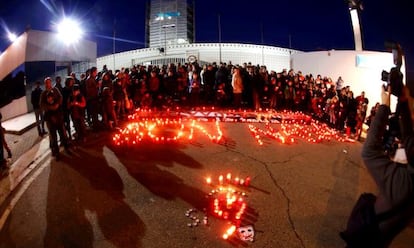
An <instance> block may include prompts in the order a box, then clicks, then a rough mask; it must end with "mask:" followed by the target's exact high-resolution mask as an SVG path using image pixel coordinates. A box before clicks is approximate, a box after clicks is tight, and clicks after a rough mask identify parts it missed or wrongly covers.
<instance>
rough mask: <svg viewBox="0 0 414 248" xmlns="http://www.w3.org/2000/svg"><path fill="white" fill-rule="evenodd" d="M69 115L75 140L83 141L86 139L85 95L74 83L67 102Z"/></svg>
mask: <svg viewBox="0 0 414 248" xmlns="http://www.w3.org/2000/svg"><path fill="white" fill-rule="evenodd" d="M67 107H68V110H69V112H70V117H71V119H72V122H73V126H74V127H75V131H76V136H75V137H76V141H78V142H84V141H85V139H86V137H85V136H86V126H85V107H86V100H85V97H84V96H83V95H82V93H81V92H80V86H79V84H75V85H74V86H73V87H72V93H71V95H70V96H69V98H68V103H67Z"/></svg>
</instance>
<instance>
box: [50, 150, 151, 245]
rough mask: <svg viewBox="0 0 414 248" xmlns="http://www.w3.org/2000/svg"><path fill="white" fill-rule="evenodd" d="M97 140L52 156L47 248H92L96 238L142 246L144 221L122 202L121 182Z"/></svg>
mask: <svg viewBox="0 0 414 248" xmlns="http://www.w3.org/2000/svg"><path fill="white" fill-rule="evenodd" d="M96 144H97V143H95V142H93V144H92V146H89V147H86V148H79V149H76V150H74V151H73V153H72V154H70V155H63V154H62V155H63V156H61V160H60V161H58V162H57V161H55V160H52V162H51V167H50V170H51V171H50V176H49V189H48V199H47V213H46V214H47V217H46V218H47V229H46V234H45V237H44V247H94V246H95V245H97V244H96V243H94V240H95V242H110V243H111V244H112V245H114V246H115V247H122V248H123V247H141V246H142V245H141V239H142V237H143V236H144V234H145V231H146V229H145V226H144V223H143V221H142V220H141V219H140V218H139V216H137V215H136V213H135V212H134V211H133V210H132V209H131V208H130V207H129V206H128V204H126V203H125V202H124V195H123V188H124V187H123V183H122V180H121V178H120V177H119V175H118V174H117V172H116V171H115V170H114V169H113V168H111V167H110V166H109V165H108V164H107V161H106V160H105V158H104V156H103V152H102V150H103V147H102V145H100V146H97V145H96ZM101 144H102V143H101ZM68 185H70V187H68ZM94 226H96V227H95V228H94ZM94 230H100V232H101V233H94ZM95 232H96V231H95ZM98 246H101V247H102V246H103V244H102V243H101V244H100V243H98Z"/></svg>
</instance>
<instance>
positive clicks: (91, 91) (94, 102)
mask: <svg viewBox="0 0 414 248" xmlns="http://www.w3.org/2000/svg"><path fill="white" fill-rule="evenodd" d="M97 75H98V69H97V68H96V67H92V68H91V69H90V74H89V76H88V78H87V79H86V81H85V93H86V96H85V98H86V109H87V111H88V117H90V118H91V119H92V129H93V130H94V131H97V130H98V127H99V120H98V109H99V98H98V90H99V85H98V82H97V81H96V76H97ZM88 122H89V120H88Z"/></svg>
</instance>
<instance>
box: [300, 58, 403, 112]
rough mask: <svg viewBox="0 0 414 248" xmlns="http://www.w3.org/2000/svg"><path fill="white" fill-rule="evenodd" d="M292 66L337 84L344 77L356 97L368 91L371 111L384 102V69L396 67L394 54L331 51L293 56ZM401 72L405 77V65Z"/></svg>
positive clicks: (367, 95) (366, 93)
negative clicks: (382, 98)
mask: <svg viewBox="0 0 414 248" xmlns="http://www.w3.org/2000/svg"><path fill="white" fill-rule="evenodd" d="M292 66H293V69H294V70H295V71H298V70H300V71H302V73H304V74H312V75H313V76H314V77H316V75H318V74H320V75H321V76H327V77H331V78H332V80H333V81H334V82H336V80H337V79H338V77H339V76H341V77H342V79H343V80H344V81H345V85H344V86H346V85H349V86H350V87H351V90H352V91H353V92H354V96H355V97H356V96H358V95H359V94H360V93H361V91H365V95H366V97H367V98H368V99H369V103H370V104H369V106H368V110H370V108H371V107H372V106H373V105H375V103H376V102H381V97H380V96H381V86H382V85H383V84H384V82H383V81H381V72H382V70H386V71H388V72H389V71H390V69H391V67H393V66H394V64H393V57H392V54H391V53H387V52H372V51H336V50H331V51H321V52H307V53H296V54H293V55H292ZM401 71H402V72H403V74H404V75H405V66H404V64H403V67H402V68H401ZM394 106H395V98H394V99H393V100H392V108H393V107H394Z"/></svg>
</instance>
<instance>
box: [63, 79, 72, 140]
mask: <svg viewBox="0 0 414 248" xmlns="http://www.w3.org/2000/svg"><path fill="white" fill-rule="evenodd" d="M74 82H75V80H74V79H73V78H72V77H67V78H66V79H65V87H63V89H62V92H61V93H62V111H63V121H64V122H65V130H66V132H67V134H68V137H69V140H72V130H71V129H72V128H71V125H70V122H71V121H70V117H71V113H70V110H69V106H68V101H69V97H70V96H71V95H72V89H73V84H74Z"/></svg>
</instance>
